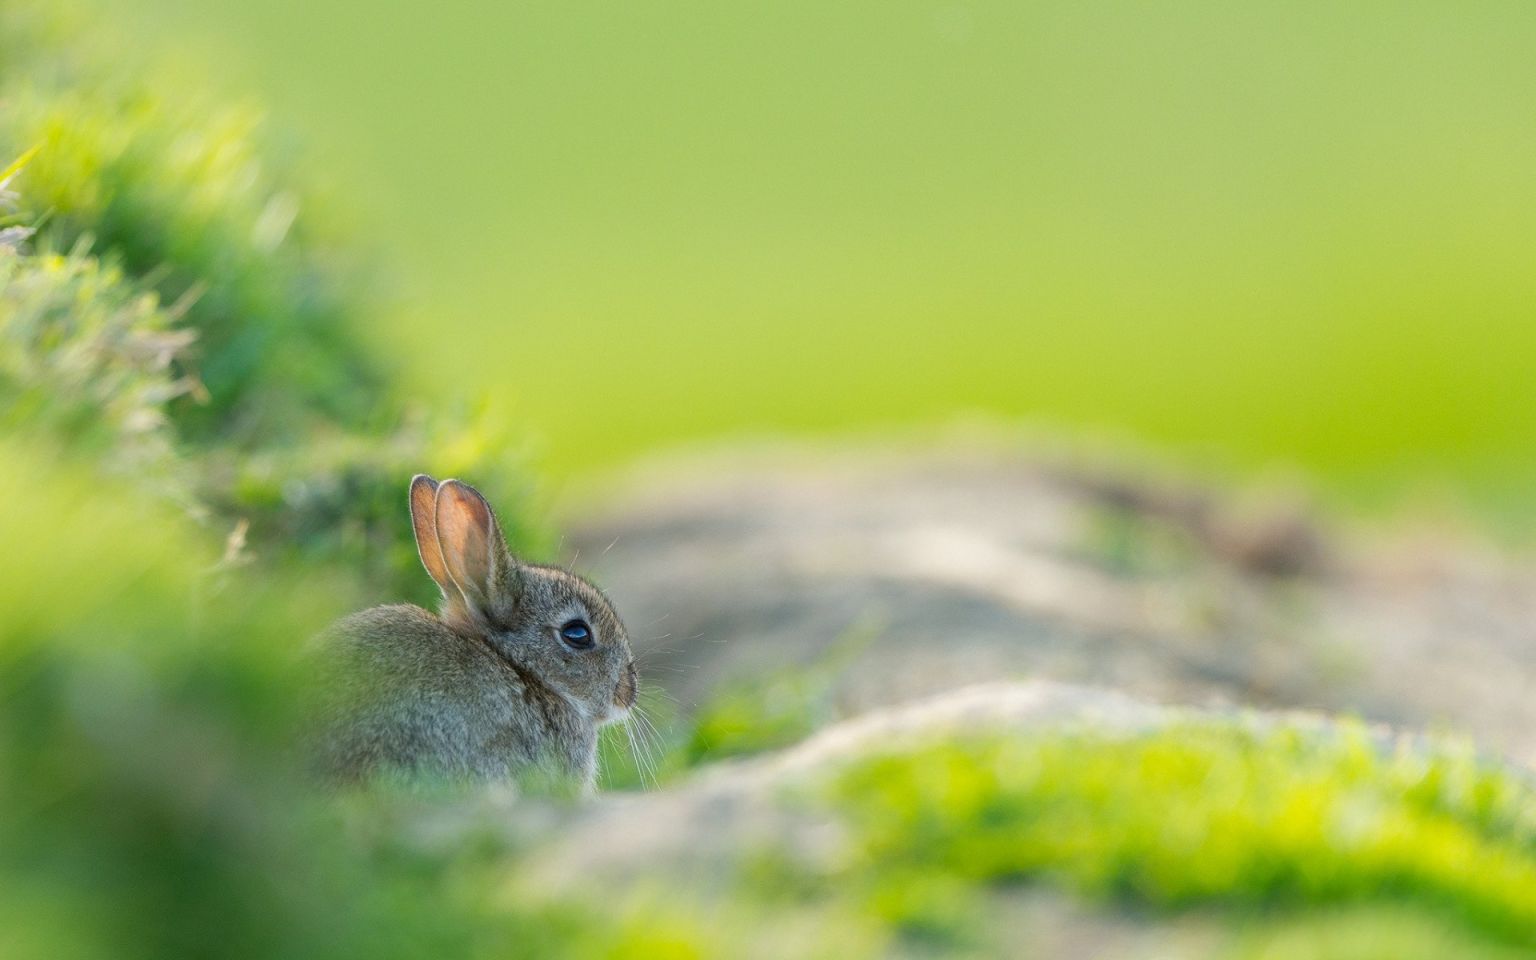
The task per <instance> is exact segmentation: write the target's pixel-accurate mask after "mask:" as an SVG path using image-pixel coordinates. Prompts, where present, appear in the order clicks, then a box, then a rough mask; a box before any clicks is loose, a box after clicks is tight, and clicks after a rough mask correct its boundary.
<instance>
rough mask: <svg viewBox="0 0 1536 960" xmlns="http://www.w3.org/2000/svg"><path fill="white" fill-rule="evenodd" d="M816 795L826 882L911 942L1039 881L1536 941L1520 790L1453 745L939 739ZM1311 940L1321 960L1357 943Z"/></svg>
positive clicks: (1312, 739)
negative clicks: (832, 808) (1352, 910)
mask: <svg viewBox="0 0 1536 960" xmlns="http://www.w3.org/2000/svg"><path fill="white" fill-rule="evenodd" d="M832 796H833V797H834V801H835V803H836V806H837V808H838V809H839V810H840V811H841V813H842V815H843V816H844V817H845V818H846V819H847V820H848V822H849V823H850V824H851V825H852V828H853V830H854V833H855V837H856V849H857V854H856V858H855V860H854V861H853V862H852V863H851V864H849V865H848V867H847V869H846V872H845V873H843V874H840V875H838V876H837V877H836V879H835V882H834V885H835V886H838V887H843V886H845V885H848V884H852V885H854V886H856V887H858V888H859V889H862V890H863V891H864V895H865V896H866V897H867V902H868V904H869V906H870V909H872V910H874V911H876V912H877V913H878V914H879V915H881V916H883V917H884V918H885V919H886V920H887V921H889V922H891V923H892V924H894V925H896V926H897V927H899V928H905V927H911V928H912V930H913V931H914V932H915V933H920V932H921V931H924V930H930V931H931V930H933V929H936V928H935V924H938V925H939V927H938V928H942V927H943V926H944V923H946V922H959V921H963V920H965V919H966V918H967V917H969V914H966V913H963V912H962V913H959V914H956V913H955V911H957V910H962V908H964V906H965V905H966V904H967V903H974V902H975V898H976V897H978V896H980V895H981V894H982V892H983V891H985V890H988V889H999V888H1000V886H999V885H1008V884H1017V883H1022V882H1043V883H1047V884H1050V885H1054V886H1058V887H1062V888H1065V889H1067V890H1070V891H1072V892H1074V893H1076V894H1078V895H1081V896H1084V897H1088V898H1090V899H1094V900H1099V901H1101V902H1104V903H1106V904H1126V905H1133V906H1134V905H1140V906H1143V907H1153V908H1158V909H1161V910H1176V909H1188V908H1194V907H1203V908H1211V907H1220V908H1223V909H1225V910H1228V911H1231V913H1230V914H1229V915H1230V916H1233V917H1236V918H1241V917H1243V916H1250V917H1261V916H1274V915H1275V914H1276V913H1291V914H1294V915H1296V916H1298V917H1302V916H1305V915H1306V913H1307V911H1310V910H1317V909H1320V908H1325V907H1339V906H1348V905H1361V904H1366V905H1369V904H1396V905H1413V906H1414V907H1415V908H1416V909H1420V910H1423V911H1425V912H1426V913H1427V915H1428V916H1429V917H1430V918H1432V920H1433V922H1434V926H1435V928H1436V929H1440V930H1443V931H1445V933H1444V936H1446V937H1449V938H1451V939H1452V940H1454V941H1455V942H1457V943H1465V944H1468V945H1471V944H1473V943H1480V942H1482V941H1483V940H1487V941H1488V942H1489V943H1491V944H1500V943H1502V944H1508V945H1515V944H1521V943H1530V942H1532V941H1533V940H1536V794H1533V793H1532V791H1531V790H1530V788H1529V786H1528V785H1527V784H1526V783H1525V782H1524V781H1522V780H1520V779H1518V778H1517V777H1516V776H1515V775H1513V774H1511V773H1508V772H1505V771H1502V770H1500V769H1499V768H1497V767H1493V766H1489V765H1486V764H1485V763H1483V762H1481V761H1479V760H1478V759H1477V758H1476V757H1475V756H1474V755H1472V754H1470V753H1468V752H1466V751H1457V750H1451V751H1446V750H1443V749H1439V748H1432V747H1426V746H1425V745H1422V744H1418V745H1402V746H1400V747H1399V748H1397V749H1395V750H1383V749H1382V748H1381V747H1380V746H1379V745H1377V744H1375V743H1373V742H1372V740H1371V739H1370V737H1369V735H1368V734H1367V732H1366V731H1365V730H1364V729H1358V728H1353V727H1349V726H1345V727H1343V728H1341V729H1335V730H1331V731H1329V730H1312V731H1303V730H1295V729H1285V728H1280V729H1274V730H1266V729H1263V728H1249V727H1245V726H1243V725H1241V724H1237V723H1223V722H1204V723H1184V724H1177V725H1175V726H1173V727H1170V728H1168V729H1165V730H1161V731H1158V732H1156V733H1152V734H1129V735H1124V736H1115V735H1102V734H1093V733H1070V732H1069V733H1066V734H1063V735H1056V736H1040V735H1022V736H1017V737H997V738H987V739H983V740H980V741H976V742H963V741H962V742H956V743H945V744H941V745H935V746H929V747H922V748H919V749H913V750H900V749H898V750H893V751H891V752H889V753H888V754H886V755H884V756H880V757H876V758H872V759H868V760H863V761H859V762H857V763H855V764H854V765H853V768H852V769H851V770H850V771H848V772H847V773H846V774H844V775H842V776H840V777H839V778H838V779H837V781H836V786H835V789H834V791H833V794H832ZM924 891H928V892H927V893H924ZM946 904H948V905H949V906H947V907H946V906H945V905H946ZM972 909H974V908H972ZM957 917H958V918H959V920H958V921H957V919H956V918H957ZM946 918H947V919H946ZM1303 929H1305V927H1303ZM1260 939H1261V940H1263V938H1260ZM1286 939H1287V938H1285V937H1276V936H1271V940H1272V941H1274V942H1285V941H1286ZM1290 939H1291V940H1293V941H1294V942H1301V941H1302V940H1304V939H1305V937H1304V935H1303V934H1302V933H1297V934H1295V935H1294V936H1293V937H1291V938H1290ZM1326 939H1331V941H1332V942H1333V943H1335V944H1337V945H1339V946H1338V950H1337V951H1335V952H1328V951H1323V952H1322V954H1321V955H1327V956H1333V955H1352V954H1351V953H1350V949H1351V948H1349V947H1348V945H1349V944H1351V943H1353V944H1355V946H1356V947H1358V946H1359V945H1360V944H1361V942H1362V941H1361V940H1359V939H1358V937H1357V938H1351V937H1349V936H1346V935H1344V934H1342V933H1339V932H1337V931H1336V933H1335V935H1334V936H1332V937H1331V938H1326ZM1253 949H1254V950H1255V951H1256V954H1255V955H1263V953H1262V951H1261V950H1260V949H1259V948H1258V947H1255V948H1253ZM1330 949H1331V948H1330ZM1491 949H1492V948H1491V947H1490V950H1491ZM1489 955H1490V956H1493V955H1499V953H1498V952H1497V951H1493V952H1491V953H1490V954H1489Z"/></svg>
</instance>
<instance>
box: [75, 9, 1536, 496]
mask: <svg viewBox="0 0 1536 960" xmlns="http://www.w3.org/2000/svg"><path fill="white" fill-rule="evenodd" d="M103 2H104V3H106V4H107V5H109V6H111V5H113V3H112V0H103ZM115 6H116V12H117V13H118V14H119V15H120V17H121V18H122V19H123V20H125V21H126V22H129V23H132V24H134V25H136V26H137V28H139V29H140V30H142V31H144V32H145V35H146V36H149V37H152V38H156V39H158V40H160V41H162V42H163V41H165V40H167V39H169V38H175V40H174V41H173V42H174V43H175V44H176V45H177V46H179V47H183V48H184V49H188V50H191V51H192V52H193V53H194V54H195V55H197V56H198V57H201V58H203V59H205V60H213V61H215V62H216V63H217V64H218V66H219V68H220V76H222V77H230V76H234V77H237V78H239V82H240V84H241V85H242V86H243V87H245V88H248V89H252V90H257V91H259V92H260V93H261V94H262V96H263V97H265V98H266V100H267V101H268V102H269V103H270V104H271V105H272V106H273V109H274V110H275V111H276V112H277V113H278V115H279V116H280V117H281V119H282V121H283V126H284V127H285V128H288V129H290V130H295V131H299V132H300V136H301V138H302V140H303V141H304V142H305V143H306V144H307V145H308V146H309V147H310V148H311V151H312V152H313V153H315V154H317V155H319V157H320V158H322V160H323V163H322V164H320V166H321V167H322V169H324V170H325V171H326V172H327V173H328V174H329V175H330V176H331V177H332V178H333V179H337V180H338V181H339V182H340V181H344V182H345V184H346V188H345V194H346V200H347V202H348V203H353V204H356V205H357V206H356V209H360V210H361V211H363V212H364V213H365V214H366V220H367V222H368V223H370V224H372V225H373V227H374V236H375V237H376V238H377V239H379V240H380V241H382V242H383V244H384V245H386V246H387V247H388V248H389V249H390V251H391V252H392V253H393V254H394V256H392V258H391V259H390V263H391V265H392V269H394V270H397V271H399V275H398V277H397V278H396V279H398V280H400V281H401V286H402V288H404V289H407V290H409V292H410V293H411V295H412V298H411V303H410V305H409V307H408V308H406V309H402V310H401V311H400V312H399V314H398V315H397V316H396V317H395V318H394V321H393V322H392V323H390V324H389V330H388V335H389V336H390V337H392V338H394V339H395V340H396V341H397V342H398V344H400V346H401V348H402V349H403V350H404V355H406V356H408V357H409V358H410V365H409V370H408V372H409V373H410V375H411V376H412V377H413V379H414V381H415V382H416V383H417V384H418V385H419V389H420V390H422V391H424V392H426V393H428V394H429V395H435V394H437V393H439V392H441V391H442V390H443V388H444V387H445V385H451V386H452V387H454V388H457V389H464V390H470V391H483V392H484V394H485V395H488V396H491V397H494V398H496V399H498V400H500V401H503V402H504V403H505V404H506V407H507V409H508V410H509V411H511V412H510V416H511V417H512V418H513V420H514V422H515V423H516V426H517V429H518V431H519V432H521V433H524V434H525V435H527V436H529V437H531V438H535V439H534V442H535V443H536V449H537V450H538V451H539V452H540V453H541V455H542V456H543V458H544V463H545V464H546V466H547V467H548V468H549V469H550V470H551V471H554V473H555V474H557V475H565V474H569V473H570V472H573V471H581V470H585V469H588V468H591V467H601V466H611V465H612V464H614V463H615V462H619V461H622V460H624V459H626V458H629V457H631V456H633V455H634V454H636V453H639V452H643V451H646V450H649V449H652V448H654V447H657V446H659V445H667V444H671V443H675V442H677V441H683V440H690V439H694V438H700V437H718V436H720V435H724V434H739V433H742V432H752V431H775V432H795V433H799V432H807V431H818V432H826V431H836V430H843V429H846V428H858V427H866V426H869V425H881V426H886V425H891V424H908V423H912V422H915V421H920V422H933V421H942V420H944V419H947V418H952V417H954V416H955V415H956V414H957V413H962V414H963V413H977V412H980V413H984V414H991V415H998V416H1002V417H1008V418H1029V419H1031V420H1033V421H1036V422H1040V423H1045V424H1051V425H1069V426H1072V427H1078V428H1083V427H1086V428H1089V429H1091V430H1094V431H1098V432H1101V433H1106V434H1108V435H1110V436H1116V437H1130V438H1135V439H1138V440H1143V441H1150V442H1152V443H1154V444H1157V445H1159V446H1160V447H1162V448H1164V449H1170V450H1174V451H1177V452H1178V453H1180V454H1181V455H1183V456H1185V457H1186V458H1189V459H1191V460H1194V461H1196V462H1200V463H1203V464H1206V465H1213V466H1218V467H1223V468H1226V467H1234V466H1235V467H1239V468H1252V467H1255V466H1264V465H1269V464H1273V463H1276V462H1278V463H1282V464H1294V465H1299V466H1301V467H1303V468H1305V469H1306V470H1308V471H1310V472H1312V473H1313V474H1315V475H1316V476H1319V477H1321V478H1323V479H1324V481H1325V482H1326V483H1327V484H1329V485H1331V486H1333V487H1334V488H1335V489H1336V490H1338V491H1340V492H1341V493H1343V494H1344V495H1346V496H1349V497H1352V498H1355V499H1357V500H1359V501H1362V502H1380V500H1381V498H1382V497H1383V496H1386V497H1390V496H1392V495H1393V494H1395V493H1400V492H1401V491H1402V489H1403V488H1404V487H1405V486H1407V487H1420V488H1422V487H1425V486H1439V487H1450V488H1452V489H1455V490H1457V491H1460V492H1462V493H1467V492H1470V493H1472V494H1474V495H1475V496H1476V497H1477V498H1479V499H1480V500H1481V501H1482V502H1483V503H1484V504H1485V505H1493V506H1500V507H1504V508H1507V509H1508V511H1509V512H1510V513H1514V514H1519V513H1522V512H1524V511H1523V510H1522V509H1521V505H1522V504H1524V503H1525V502H1528V501H1529V500H1531V498H1532V494H1531V491H1532V490H1533V489H1536V444H1533V437H1536V377H1533V376H1532V371H1533V369H1536V367H1533V364H1536V324H1532V323H1531V322H1530V309H1531V304H1532V303H1533V302H1536V271H1532V270H1531V269H1530V264H1531V262H1532V255H1533V253H1536V251H1533V244H1536V240H1533V236H1536V234H1533V230H1532V226H1533V224H1536V181H1533V179H1532V178H1531V176H1530V174H1529V171H1530V169H1531V167H1532V161H1533V159H1536V156H1533V154H1536V121H1533V118H1532V114H1531V111H1530V110H1529V104H1530V102H1531V100H1532V97H1533V95H1536V63H1533V61H1532V58H1531V57H1530V56H1529V55H1528V54H1529V50H1530V47H1531V43H1532V39H1533V37H1536V12H1533V11H1532V10H1531V9H1529V7H1528V5H1525V4H1521V3H1518V2H1515V0H1506V2H1499V0H1489V2H1479V3H1475V4H1471V5H1462V4H1450V3H1444V2H1435V0H1415V2H1409V3H1395V4H1375V3H1370V4H1343V5H1341V4H1335V3H1324V2H1303V3H1297V4H1262V3H1261V4H1241V5H1230V4H1225V5H1224V4H1213V3H1207V2H1201V0H1191V2H1180V3H1171V4H1161V5H1158V6H1156V7H1150V6H1138V5H1127V4H1122V3H1099V2H1092V3H1057V2H1049V0H1046V2H1029V3H1012V2H991V0H980V2H963V3H962V2H956V3H948V2H921V3H907V2H903V3H894V4H892V3H879V4H876V3H849V4H836V5H827V4H819V3H806V2H799V0H793V2H789V3H776V4H757V5H746V6H740V5H735V6H730V7H722V6H720V5H718V4H709V3H692V2H672V0H666V2H662V3H652V4H645V5H643V6H640V7H632V8H626V7H623V6H621V5H615V4H601V3H596V4H594V3H565V4H546V3H511V4H508V3H493V2H488V0H450V2H444V3H438V4H432V5H407V4H397V5H384V6H381V5H378V4H371V3H362V2H358V0H305V2H299V0H269V2H263V3H239V2H233V0H207V2H204V0H198V2H193V0H133V2H132V3H123V2H121V0H118V2H117V3H116V4H115Z"/></svg>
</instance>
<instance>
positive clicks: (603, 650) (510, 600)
mask: <svg viewBox="0 0 1536 960" xmlns="http://www.w3.org/2000/svg"><path fill="white" fill-rule="evenodd" d="M410 503H411V512H412V524H413V527H414V529H415V532H416V540H417V547H418V550H419V552H420V554H421V558H422V563H423V565H424V566H425V567H426V568H427V572H428V573H429V574H431V576H432V578H433V580H434V581H436V582H437V584H438V586H439V588H440V589H441V590H442V593H443V605H442V611H441V614H440V615H434V614H432V613H429V612H428V611H426V610H423V609H421V608H420V607H415V606H408V605H400V606H384V607H374V608H372V609H370V610H364V611H363V612H361V613H356V614H353V615H352V616H350V617H347V618H345V619H343V620H342V621H340V622H339V623H337V624H336V625H335V626H334V627H332V628H331V630H330V631H328V633H327V634H326V638H325V640H326V643H325V647H326V651H327V654H328V660H327V666H326V684H327V688H328V689H327V694H328V696H327V717H326V724H325V728H326V729H325V734H324V736H323V739H322V741H321V745H320V759H321V763H322V766H323V768H324V770H325V772H326V774H327V775H328V776H330V777H331V778H333V779H337V780H342V781H351V780H361V779H366V778H367V777H369V776H372V775H374V774H378V773H393V774H402V773H403V774H406V775H425V776H432V777H446V778H451V779H464V778H472V779H500V778H508V777H514V776H518V775H519V774H521V773H524V772H527V771H530V770H535V769H536V770H541V771H544V772H547V773H552V774H554V775H556V776H558V777H560V778H565V779H569V780H571V781H574V782H575V783H576V784H578V785H580V786H581V787H583V788H590V787H591V785H592V782H593V780H594V777H595V773H596V755H597V731H598V728H599V727H601V726H602V725H603V724H605V723H607V722H609V721H612V720H616V719H619V718H621V717H623V716H624V715H625V713H626V712H627V711H628V709H629V707H630V706H631V705H632V704H633V703H634V700H635V693H636V683H637V678H636V676H635V668H634V658H633V656H632V655H631V653H630V648H629V640H628V637H627V635H626V633H625V631H624V625H623V623H622V622H621V621H620V620H619V617H618V615H617V614H616V613H615V612H614V610H613V606H612V605H611V604H610V603H609V602H608V599H607V598H606V597H604V596H603V594H602V592H601V591H599V590H598V589H597V588H596V587H594V586H593V585H592V584H590V583H588V582H587V581H585V580H583V579H582V578H580V577H578V576H576V575H575V574H572V573H570V572H568V571H566V570H562V569H560V568H558V567H550V566H541V565H537V564H527V563H522V562H520V561H518V560H516V559H515V558H513V557H512V555H511V553H510V552H509V551H508V550H507V547H506V541H505V540H504V539H503V537H502V535H501V530H500V527H499V526H498V525H497V523H496V519H495V516H494V514H493V513H492V512H491V509H490V506H489V505H488V504H487V503H486V501H485V499H484V498H483V497H481V496H480V494H479V492H478V491H476V490H475V489H474V488H473V487H470V486H468V485H467V484H463V483H460V482H458V481H456V480H445V481H443V483H442V484H438V483H437V482H436V481H434V480H432V479H431V478H430V477H426V476H418V477H416V478H415V479H414V480H412V482H411V496H410ZM572 621H581V622H583V623H585V624H587V625H589V630H590V634H591V635H592V646H591V648H590V649H582V648H580V647H577V646H573V645H572V644H571V643H568V642H567V641H565V640H563V639H562V637H561V628H562V627H563V626H565V625H567V624H569V623H571V622H572Z"/></svg>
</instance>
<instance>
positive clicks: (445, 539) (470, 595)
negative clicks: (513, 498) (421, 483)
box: [433, 480, 513, 623]
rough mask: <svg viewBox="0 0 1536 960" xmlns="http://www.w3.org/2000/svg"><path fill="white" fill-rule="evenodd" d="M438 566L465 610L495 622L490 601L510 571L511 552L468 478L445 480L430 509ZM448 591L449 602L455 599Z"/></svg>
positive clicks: (498, 594)
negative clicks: (439, 553)
mask: <svg viewBox="0 0 1536 960" xmlns="http://www.w3.org/2000/svg"><path fill="white" fill-rule="evenodd" d="M433 517H434V521H435V524H436V527H437V544H438V548H439V549H440V550H441V551H442V557H443V567H444V569H445V570H446V571H447V574H448V577H449V579H450V581H451V583H452V584H453V586H454V588H456V590H457V591H458V593H459V595H460V596H461V597H462V598H463V604H464V607H465V610H466V612H468V613H469V614H471V615H472V616H474V617H475V618H476V619H477V620H479V621H481V622H482V623H491V622H494V621H495V619H496V617H495V612H496V611H495V610H494V605H495V604H496V603H497V602H498V601H499V600H501V599H502V594H503V592H504V591H503V587H502V584H503V583H504V582H505V580H506V578H507V577H508V576H509V575H511V574H512V570H513V563H512V556H511V554H510V553H508V552H507V542H506V540H504V539H503V538H502V536H501V528H500V527H499V526H497V524H496V515H495V514H494V513H492V512H491V505H490V504H489V503H487V502H486V499H485V497H482V496H481V495H480V491H478V490H476V489H475V488H474V487H471V486H470V485H469V484H467V483H460V482H459V481H457V480H444V481H443V482H442V483H441V484H439V485H438V488H437V495H436V497H435V507H434V511H433ZM454 599H455V598H454V597H453V596H452V595H451V594H450V596H449V602H450V603H452V602H453V601H454Z"/></svg>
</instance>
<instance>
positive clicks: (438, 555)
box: [411, 473, 459, 599]
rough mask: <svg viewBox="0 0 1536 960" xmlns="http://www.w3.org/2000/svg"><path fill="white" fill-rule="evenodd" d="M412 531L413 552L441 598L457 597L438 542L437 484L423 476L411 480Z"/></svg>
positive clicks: (455, 588) (419, 475)
mask: <svg viewBox="0 0 1536 960" xmlns="http://www.w3.org/2000/svg"><path fill="white" fill-rule="evenodd" d="M411 529H412V530H414V531H415V532H416V553H417V555H418V556H420V557H421V565H422V566H424V567H426V568H427V573H429V574H431V575H432V579H433V581H435V582H436V583H437V588H438V589H439V590H441V591H443V597H444V598H445V599H446V598H452V597H454V596H456V595H457V594H458V592H459V591H458V588H457V587H455V586H454V585H453V578H452V577H450V576H449V575H448V565H447V564H446V563H444V562H443V548H442V546H441V545H440V544H439V543H438V541H437V481H436V480H433V479H432V478H431V477H429V476H427V475H426V474H424V473H418V474H416V476H414V477H412V478H411Z"/></svg>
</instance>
